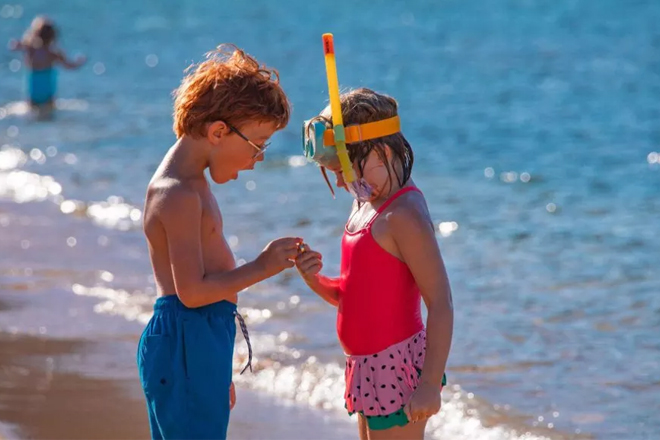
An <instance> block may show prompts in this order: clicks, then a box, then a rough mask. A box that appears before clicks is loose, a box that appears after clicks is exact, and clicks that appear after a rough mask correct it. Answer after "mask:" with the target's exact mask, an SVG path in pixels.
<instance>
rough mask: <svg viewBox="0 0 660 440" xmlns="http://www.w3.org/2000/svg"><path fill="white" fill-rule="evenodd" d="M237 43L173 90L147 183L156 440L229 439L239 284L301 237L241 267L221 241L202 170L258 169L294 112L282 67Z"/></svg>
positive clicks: (283, 260)
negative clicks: (170, 134) (154, 293)
mask: <svg viewBox="0 0 660 440" xmlns="http://www.w3.org/2000/svg"><path fill="white" fill-rule="evenodd" d="M231 49H233V50H230V51H227V50H224V49H223V48H219V49H218V50H217V51H215V52H213V53H212V54H209V56H208V57H207V60H206V61H204V62H203V63H201V64H199V65H198V66H196V68H195V69H194V70H192V71H191V72H190V73H189V75H188V76H187V77H186V78H184V80H183V81H182V83H181V86H180V87H179V88H178V89H177V90H176V91H175V103H174V132H175V133H176V135H177V138H178V139H177V141H176V143H175V144H174V146H173V147H172V148H171V149H170V150H169V152H168V153H167V154H166V155H165V158H164V159H163V161H162V163H161V164H160V166H159V167H158V169H157V170H156V172H155V174H154V176H153V178H152V180H151V182H150V183H149V187H148V189H147V196H146V202H145V209H144V232H145V234H146V237H147V242H148V245H149V253H150V258H151V263H152V267H153V271H154V276H155V281H156V286H157V289H158V299H157V300H156V304H155V305H154V316H153V318H152V319H151V321H150V322H149V323H148V324H147V327H146V329H145V331H144V333H143V335H142V338H141V339H140V344H139V347H138V368H139V371H140V380H141V382H142V387H143V389H144V392H145V396H146V400H147V408H148V413H149V421H150V426H151V433H152V438H154V439H182V438H186V439H201V438H213V439H220V438H222V439H224V438H225V437H226V432H227V425H228V423H229V411H230V409H231V407H233V404H234V402H235V393H234V388H233V384H232V381H231V376H232V354H233V349H234V337H235V334H236V325H235V321H234V318H235V317H237V318H239V320H240V319H241V318H240V315H237V313H236V302H237V300H238V292H240V291H241V290H243V289H245V288H246V287H248V286H251V285H253V284H255V283H258V282H260V281H262V280H264V279H266V278H268V277H271V276H273V275H276V274H277V273H279V272H281V271H282V270H284V269H286V268H289V267H293V265H294V263H293V261H292V260H293V259H294V258H295V257H296V255H297V252H298V245H299V244H300V243H301V242H302V239H300V238H281V239H278V240H275V241H273V242H271V243H270V244H268V245H267V246H266V248H265V249H264V250H263V252H262V253H261V254H260V255H259V256H258V257H257V258H256V259H255V260H254V261H251V262H249V263H247V264H245V265H243V266H241V267H236V263H235V261H234V257H233V254H232V252H231V250H230V248H229V246H228V244H227V242H226V240H225V238H224V235H223V222H222V215H221V213H220V209H219V208H218V204H217V202H216V200H215V198H214V197H213V195H212V193H211V190H210V188H209V184H208V182H207V180H206V178H205V175H204V171H205V170H206V169H207V168H208V169H209V172H210V176H211V179H212V180H213V181H214V182H216V183H218V184H222V183H225V182H228V181H229V180H233V179H236V178H237V177H238V173H239V172H240V171H244V170H251V169H253V168H254V165H255V164H256V162H260V161H262V160H263V156H264V151H265V150H266V147H267V146H268V143H267V140H268V139H269V138H270V137H271V135H272V134H273V133H274V132H275V131H277V130H280V129H282V128H283V127H285V126H286V124H287V123H288V120H289V113H290V109H289V103H288V101H287V98H286V95H285V94H284V92H283V91H282V89H281V87H280V85H279V81H278V76H277V72H276V71H274V70H270V69H267V68H265V67H264V66H260V65H259V64H258V63H257V61H256V60H255V59H254V58H252V57H250V56H249V55H247V54H245V52H243V51H242V50H240V49H238V48H236V47H233V46H232V47H231ZM246 339H247V338H246ZM248 345H249V340H248ZM230 394H231V397H230ZM230 401H231V402H230Z"/></svg>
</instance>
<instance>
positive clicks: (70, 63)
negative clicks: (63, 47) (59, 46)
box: [55, 50, 87, 69]
mask: <svg viewBox="0 0 660 440" xmlns="http://www.w3.org/2000/svg"><path fill="white" fill-rule="evenodd" d="M55 59H56V60H57V62H59V63H60V64H62V65H63V66H64V67H66V68H67V69H77V68H79V67H80V66H82V65H83V64H85V61H87V58H85V57H84V56H78V57H76V59H75V60H70V59H68V58H67V57H66V55H65V54H64V52H62V51H59V50H58V51H57V52H55Z"/></svg>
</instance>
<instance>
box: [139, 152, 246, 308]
mask: <svg viewBox="0 0 660 440" xmlns="http://www.w3.org/2000/svg"><path fill="white" fill-rule="evenodd" d="M169 174H170V173H168V167H167V166H163V165H161V167H159V169H158V170H157V171H156V173H155V174H154V176H153V178H152V180H151V182H150V183H149V187H148V189H147V197H146V202H145V209H144V233H145V235H146V237H147V242H148V245H149V254H150V259H151V265H152V268H153V271H154V278H155V282H156V287H157V289H158V295H159V296H161V295H172V294H176V286H175V283H174V276H173V274H172V268H171V262H170V254H169V248H168V240H167V231H166V230H165V227H164V226H163V223H162V221H161V215H162V211H163V205H164V204H170V203H172V202H171V201H169V200H168V198H169V196H170V195H171V194H172V193H173V192H176V191H180V190H187V191H191V190H192V191H194V192H195V193H197V194H198V196H199V199H200V201H201V205H202V217H201V232H200V236H199V240H200V243H201V249H202V262H203V266H204V272H205V273H221V272H226V271H229V270H232V269H234V268H235V267H236V262H235V260H234V255H233V253H232V251H231V249H230V247H229V245H228V243H227V241H226V240H225V237H224V234H223V222H222V215H221V213H220V209H219V207H218V203H217V202H216V200H215V197H214V196H213V194H212V193H211V189H210V187H209V184H208V182H207V181H206V179H205V178H204V177H203V176H202V177H200V178H196V179H181V178H179V177H177V176H173V175H169ZM228 300H229V301H231V302H233V303H236V302H237V301H238V295H237V294H236V295H234V296H233V297H232V298H229V299H228Z"/></svg>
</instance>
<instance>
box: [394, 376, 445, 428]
mask: <svg viewBox="0 0 660 440" xmlns="http://www.w3.org/2000/svg"><path fill="white" fill-rule="evenodd" d="M441 405H442V400H441V399H440V387H436V386H433V385H429V384H427V383H424V382H420V383H419V385H418V386H417V389H416V390H415V392H414V393H413V395H412V397H411V398H410V402H408V404H407V405H406V406H405V407H404V408H403V412H405V413H406V416H408V420H409V421H410V422H412V423H415V422H421V421H422V420H425V419H428V418H429V417H431V416H432V415H434V414H437V413H438V411H440V406H441Z"/></svg>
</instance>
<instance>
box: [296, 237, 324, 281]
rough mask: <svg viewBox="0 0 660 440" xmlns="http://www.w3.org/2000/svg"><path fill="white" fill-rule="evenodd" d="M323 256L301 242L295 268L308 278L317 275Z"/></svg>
mask: <svg viewBox="0 0 660 440" xmlns="http://www.w3.org/2000/svg"><path fill="white" fill-rule="evenodd" d="M322 260H323V256H322V255H321V254H320V253H318V252H316V251H313V250H312V249H311V248H310V247H309V245H308V244H306V243H302V244H301V245H300V248H299V250H298V256H297V257H296V269H298V272H299V273H300V275H301V276H302V277H303V278H305V279H310V278H313V277H315V276H316V275H318V273H319V272H321V269H322V268H323V261H322Z"/></svg>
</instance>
